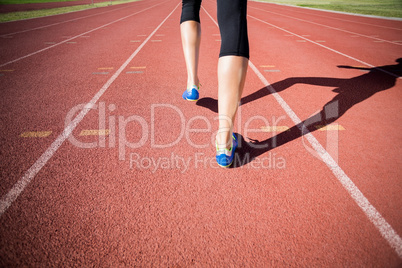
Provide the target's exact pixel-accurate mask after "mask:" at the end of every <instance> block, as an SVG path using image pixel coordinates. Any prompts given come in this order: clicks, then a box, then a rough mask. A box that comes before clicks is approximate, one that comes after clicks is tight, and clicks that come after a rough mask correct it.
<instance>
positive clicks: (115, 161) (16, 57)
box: [0, 0, 402, 267]
mask: <svg viewBox="0 0 402 268" xmlns="http://www.w3.org/2000/svg"><path fill="white" fill-rule="evenodd" d="M203 2H204V3H203V9H202V14H201V19H202V31H203V32H202V34H203V37H202V38H203V39H202V45H201V46H202V47H201V59H200V79H201V83H202V87H201V99H200V100H199V101H198V102H197V103H190V102H184V101H183V100H182V99H181V93H182V90H183V85H185V81H186V76H185V65H184V59H183V56H182V50H181V49H182V48H181V41H180V32H179V27H178V20H179V16H180V1H170V0H169V1H157V0H144V1H140V2H134V3H130V4H125V5H124V6H112V7H105V8H98V9H92V10H87V11H81V12H75V13H70V14H65V15H59V16H52V17H46V18H40V19H33V20H26V21H19V22H12V23H4V24H1V25H0V49H1V59H0V70H1V71H0V81H1V82H0V87H1V95H2V98H1V102H2V103H1V125H0V126H1V133H2V136H1V143H0V146H1V164H0V165H1V185H0V194H1V203H0V212H1V216H0V261H1V266H3V267H4V266H35V267H36V266H41V267H42V266H102V267H103V266H112V267H116V266H129V267H132V266H134V265H137V266H163V267H183V266H192V265H194V266H199V267H206V266H214V267H222V266H247V267H272V266H275V267H276V266H298V267H299V266H302V267H323V266H324V267H326V266H331V267H339V266H342V267H343V266H347V267H367V266H369V267H398V266H400V265H401V264H402V261H401V258H402V242H401V237H400V235H401V234H402V224H401V223H402V221H401V216H402V215H401V207H402V198H401V192H402V183H401V178H402V171H401V168H400V167H401V166H402V161H401V159H402V158H401V153H402V152H401V150H402V149H401V148H402V144H401V136H400V133H401V131H402V129H401V127H400V124H399V123H400V122H401V121H402V115H401V113H400V107H401V106H402V101H401V100H402V98H401V97H402V94H401V81H400V74H401V70H402V67H401V65H400V63H399V64H398V62H396V61H397V60H398V59H399V58H400V57H401V56H402V47H401V46H402V39H401V31H402V22H401V21H395V20H384V19H375V18H365V17H359V16H351V15H342V14H335V13H329V12H323V11H315V10H308V9H301V8H295V7H287V6H280V5H273V4H264V3H258V2H250V3H249V10H248V14H249V18H248V22H249V37H250V46H251V64H250V68H249V71H248V77H247V82H246V86H245V90H244V94H243V99H242V106H241V108H240V110H239V118H238V119H239V120H238V121H237V122H236V124H235V125H236V132H237V133H239V134H238V137H239V139H240V141H241V142H242V146H241V148H239V150H238V152H237V160H238V161H237V162H236V166H235V167H234V168H231V169H220V168H216V165H215V162H214V145H213V144H212V143H211V140H213V138H214V132H215V129H216V123H217V122H216V115H217V114H216V98H217V78H216V64H217V55H218V53H219V42H220V37H219V31H218V28H217V25H216V7H215V1H212V0H205V1H203ZM122 7H124V8H122ZM68 118H71V120H69V119H68ZM325 125H326V128H322V126H325Z"/></svg>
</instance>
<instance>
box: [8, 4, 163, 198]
mask: <svg viewBox="0 0 402 268" xmlns="http://www.w3.org/2000/svg"><path fill="white" fill-rule="evenodd" d="M149 12H150V13H148V14H150V15H149V16H150V17H148V15H146V14H145V13H144V14H143V15H142V16H140V17H136V18H133V19H131V20H129V21H128V22H125V23H122V24H120V25H119V26H118V27H117V28H111V29H108V30H104V31H102V32H100V33H98V34H94V35H92V36H91V37H90V38H82V39H80V40H77V43H76V44H64V45H61V46H59V47H57V48H54V49H52V50H49V51H48V52H46V53H45V54H38V55H36V56H33V57H32V58H28V59H26V60H24V61H21V62H18V63H15V64H12V65H11V66H9V68H12V69H14V70H15V71H13V72H10V73H6V75H5V76H4V77H1V78H2V92H3V94H4V98H3V99H2V115H3V117H2V129H3V130H4V134H3V138H4V140H3V142H2V145H1V146H2V151H3V152H4V154H5V155H6V156H7V157H6V158H5V160H4V161H2V170H4V172H6V173H5V174H4V178H5V179H4V181H3V183H2V187H1V188H2V194H5V193H6V191H8V190H9V189H10V188H11V186H12V185H13V184H14V183H15V181H16V179H17V178H18V177H20V176H22V175H23V173H24V172H25V171H26V170H27V169H28V168H29V167H30V166H31V165H32V164H33V163H34V162H35V161H36V159H37V158H38V157H39V156H40V154H41V153H42V152H43V151H45V150H46V148H47V147H48V146H49V145H50V144H51V142H52V141H53V139H55V137H56V136H57V135H58V133H60V132H61V131H62V130H63V129H64V127H65V126H64V121H65V117H66V115H67V113H68V111H69V110H70V109H72V108H73V107H74V106H76V105H78V104H80V103H83V102H85V101H88V100H90V99H91V98H92V97H93V95H94V94H95V93H96V92H97V91H98V90H99V88H101V87H102V85H103V84H104V83H105V82H106V81H107V79H108V78H109V77H110V76H111V74H112V72H115V71H116V68H117V67H118V66H115V65H116V62H118V63H121V62H124V60H125V59H126V58H127V55H130V54H131V53H132V52H133V51H134V50H135V49H136V48H137V47H138V46H139V45H140V44H141V43H133V42H130V41H131V40H133V39H137V40H140V41H141V42H143V41H144V40H145V38H146V36H148V35H149V34H150V33H151V28H148V27H145V28H143V27H141V25H154V24H155V22H152V19H151V17H152V14H155V12H156V13H158V11H157V10H156V9H154V10H150V11H149ZM156 26H157V25H155V27H156ZM138 35H141V36H140V37H139V36H138ZM143 35H145V36H143ZM108 38H112V39H111V40H113V41H112V42H110V41H109V42H107V40H108ZM111 46H112V47H116V46H118V51H119V52H120V53H113V54H111V53H110V51H111ZM42 55H46V58H47V59H45V60H42V59H43V58H42ZM100 59H108V60H100ZM61 63H62V64H61ZM102 67H113V68H114V69H113V70H108V71H107V72H108V73H109V74H106V75H102V74H97V73H102V72H105V70H99V68H102ZM94 73H95V74H94ZM16 89H18V90H16ZM49 111H53V112H49ZM26 131H52V135H51V136H50V137H49V139H38V138H36V139H35V138H33V139H32V138H21V137H20V134H22V133H23V132H26ZM29 146H35V147H33V149H34V150H33V151H30V150H27V147H29Z"/></svg>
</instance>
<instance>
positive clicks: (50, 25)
mask: <svg viewBox="0 0 402 268" xmlns="http://www.w3.org/2000/svg"><path fill="white" fill-rule="evenodd" d="M122 8H124V7H120V8H116V9H113V10H108V11H105V12H101V13H97V14H92V15H88V16H84V17H79V18H75V19H71V20H65V21H61V22H57V23H53V24H48V25H45V26H41V27H36V28H32V29H27V30H23V31H18V32H13V33H8V34H3V35H0V37H6V36H10V35H15V34H20V33H26V32H30V31H35V30H40V29H44V28H48V27H52V26H56V25H60V24H63V23H67V22H72V21H77V20H82V19H86V18H90V17H93V16H97V15H102V14H105V13H109V12H113V11H116V10H120V9H122Z"/></svg>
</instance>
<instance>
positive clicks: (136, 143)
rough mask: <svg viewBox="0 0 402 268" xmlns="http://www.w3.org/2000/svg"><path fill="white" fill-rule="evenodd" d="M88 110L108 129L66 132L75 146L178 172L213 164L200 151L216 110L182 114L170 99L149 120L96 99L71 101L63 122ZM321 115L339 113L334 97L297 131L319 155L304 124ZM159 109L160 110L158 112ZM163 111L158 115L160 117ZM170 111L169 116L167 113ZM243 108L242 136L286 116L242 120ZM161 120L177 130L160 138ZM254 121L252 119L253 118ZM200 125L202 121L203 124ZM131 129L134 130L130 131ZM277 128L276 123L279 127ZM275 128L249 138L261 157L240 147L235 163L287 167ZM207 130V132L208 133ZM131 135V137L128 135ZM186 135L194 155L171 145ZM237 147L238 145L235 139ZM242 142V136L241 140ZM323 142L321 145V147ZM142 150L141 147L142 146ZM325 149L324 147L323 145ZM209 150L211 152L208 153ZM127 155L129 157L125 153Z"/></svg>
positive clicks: (332, 137)
mask: <svg viewBox="0 0 402 268" xmlns="http://www.w3.org/2000/svg"><path fill="white" fill-rule="evenodd" d="M85 109H87V110H91V111H92V112H97V115H98V118H97V119H98V120H97V121H98V122H97V124H98V126H97V128H98V129H100V130H107V135H99V136H98V139H97V140H95V141H93V140H92V141H91V142H85V141H83V140H80V138H79V137H76V136H74V135H73V133H71V134H70V135H69V137H68V141H69V142H70V143H71V144H73V145H74V146H76V147H78V148H114V149H116V150H118V158H119V160H121V161H127V160H128V162H129V166H130V169H145V170H150V171H152V172H156V171H157V170H161V169H177V170H180V172H182V173H184V172H187V171H188V170H189V168H190V166H192V167H194V168H217V167H218V165H217V163H216V161H215V156H214V155H213V153H212V151H211V152H208V153H206V152H202V151H203V150H205V149H207V148H215V137H216V134H217V133H218V132H217V131H214V130H213V129H214V128H213V127H212V125H213V124H217V122H218V121H219V120H222V118H219V117H218V116H216V117H214V118H213V120H212V121H214V122H211V120H210V118H208V117H206V116H202V115H197V116H194V117H191V118H186V116H185V114H184V113H183V112H182V111H181V110H180V108H179V107H177V106H174V105H172V104H163V103H162V104H152V105H150V107H149V109H150V110H149V117H148V120H147V119H146V117H144V116H140V115H136V114H133V115H129V116H123V115H118V113H117V106H116V105H115V104H109V105H107V104H106V103H104V102H99V103H98V104H94V105H87V104H79V105H77V106H75V107H73V108H72V109H71V110H70V111H69V112H68V114H67V115H66V118H65V125H66V126H69V125H70V124H72V122H73V121H74V118H75V117H76V116H77V114H79V113H80V112H82V111H83V110H85ZM322 114H324V117H325V118H324V119H325V120H330V119H333V118H337V117H338V103H337V102H333V103H331V104H330V105H327V106H326V107H325V113H322V112H321V113H317V114H315V115H313V116H312V117H310V118H309V119H308V120H306V121H304V124H302V127H301V129H300V130H301V133H300V135H301V137H302V139H301V140H302V143H303V145H304V148H305V149H306V151H307V152H309V153H310V154H311V155H313V156H314V157H317V158H319V159H322V154H323V153H325V152H321V151H320V148H315V147H314V145H313V148H312V147H311V146H310V143H306V142H305V135H306V134H308V133H309V131H308V130H307V128H308V127H309V126H311V125H314V124H317V123H319V122H324V121H325V120H323V118H322V117H323V115H322ZM158 115H159V116H158ZM161 115H162V117H161ZM167 115H169V118H167ZM241 117H242V114H241V106H240V107H239V109H238V115H237V118H238V119H237V122H238V124H237V126H236V132H238V133H242V134H243V135H244V137H249V135H253V133H257V132H264V131H263V130H262V129H261V128H251V127H250V126H252V125H253V123H255V122H254V121H258V122H259V124H263V125H264V127H267V126H270V127H271V128H272V129H278V126H279V125H280V124H283V121H285V120H286V116H284V115H282V116H279V117H274V116H272V117H271V118H270V120H269V119H268V118H266V117H264V116H261V115H255V116H252V117H249V118H248V119H247V120H246V121H245V123H244V124H243V120H242V118H241ZM158 120H159V121H160V120H170V121H172V120H173V121H174V122H175V124H176V127H177V126H179V128H178V129H177V130H176V134H175V135H171V136H169V140H168V141H166V140H161V139H159V136H158V135H157V134H158V133H161V132H163V131H164V130H163V129H162V130H161V129H158V127H159V128H160V126H161V125H162V126H165V127H166V124H159V123H160V122H159V121H158ZM254 125H255V124H254ZM201 126H203V127H201ZM133 129H134V132H135V133H136V135H135V136H134V137H135V138H133V136H132V135H131V136H130V135H128V134H132V132H133ZM279 129H280V128H279ZM195 134H197V135H198V134H201V135H203V136H204V137H207V138H206V139H201V140H202V141H200V139H195V138H194V135H195ZM278 134H279V133H276V132H273V133H272V135H273V136H272V138H271V139H270V144H268V143H253V142H249V143H247V147H248V148H250V149H251V151H252V150H259V151H260V152H261V151H262V152H264V153H263V154H260V156H259V157H257V158H256V157H253V156H252V152H250V153H249V152H244V153H243V154H242V155H241V156H240V155H239V154H236V155H235V160H234V164H233V166H234V167H243V166H247V168H253V169H284V168H285V167H286V160H285V157H283V156H280V155H279V154H277V153H276V152H273V151H272V148H276V147H277V137H278ZM208 136H210V138H208ZM128 137H130V139H131V140H129V138H128ZM183 141H185V142H186V143H187V144H188V145H189V146H190V147H192V148H194V149H195V150H194V152H195V153H194V155H192V156H180V155H178V154H176V153H175V150H174V147H175V146H179V145H178V144H179V143H180V142H183ZM239 142H240V144H239V147H241V146H242V144H241V142H242V141H239ZM243 142H244V140H243ZM338 142H339V136H338V132H337V131H327V143H326V151H328V152H329V153H330V154H331V156H332V157H333V158H334V159H335V161H336V162H337V160H338V149H339V143H338ZM146 146H147V147H148V148H147V149H150V150H158V149H167V148H171V154H170V155H168V156H164V157H158V158H156V157H150V156H146V155H144V154H143V155H141V154H140V153H139V152H137V151H138V150H137V149H139V148H144V147H146ZM321 148H322V147H321ZM142 151H143V150H142ZM324 151H325V150H324ZM210 153H211V155H210ZM127 156H128V159H126V158H127Z"/></svg>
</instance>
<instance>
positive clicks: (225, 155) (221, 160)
mask: <svg viewBox="0 0 402 268" xmlns="http://www.w3.org/2000/svg"><path fill="white" fill-rule="evenodd" d="M236 148H237V139H236V137H235V135H232V146H231V147H230V149H226V148H224V149H219V148H218V145H216V162H218V165H219V166H221V167H229V166H230V165H231V164H232V163H233V160H234V154H235V151H236Z"/></svg>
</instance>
